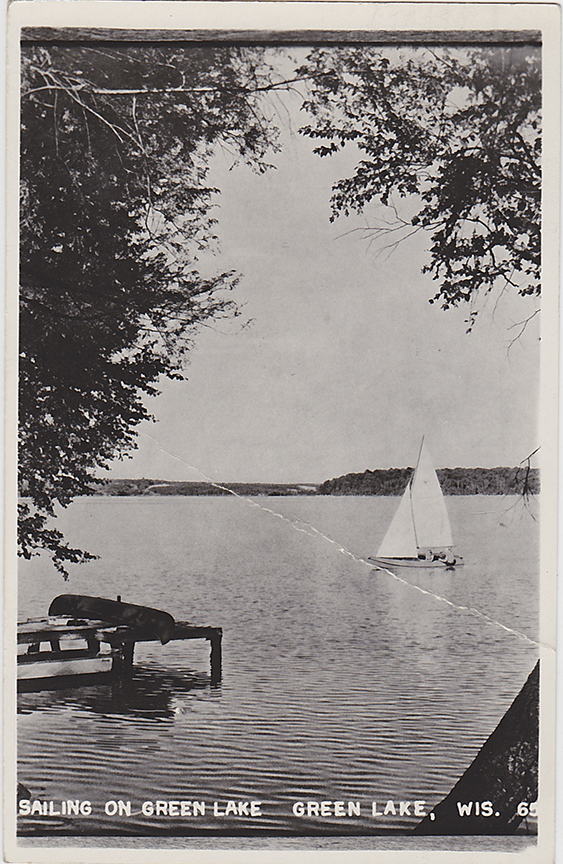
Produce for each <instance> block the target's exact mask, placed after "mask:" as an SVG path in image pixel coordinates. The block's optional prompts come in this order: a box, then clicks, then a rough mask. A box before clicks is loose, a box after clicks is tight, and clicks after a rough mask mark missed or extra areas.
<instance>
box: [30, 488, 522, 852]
mask: <svg viewBox="0 0 563 864" xmlns="http://www.w3.org/2000/svg"><path fill="white" fill-rule="evenodd" d="M253 502H254V504H250V503H248V502H247V501H244V500H240V499H237V498H234V497H228V498H222V497H221V498H217V497H213V498H211V497H209V498H208V497H198V498H186V497H165V498H164V497H163V498H156V497H154V498H153V497H141V498H102V497H98V498H87V499H80V500H77V501H75V502H74V503H73V504H72V505H71V507H70V508H69V509H68V511H67V512H65V513H64V514H62V516H61V519H60V521H61V527H63V529H65V532H66V533H67V534H68V537H69V540H70V541H71V543H72V544H73V545H75V544H76V545H79V546H82V547H83V548H87V549H89V550H90V551H92V552H97V553H99V554H100V555H101V556H102V557H101V559H100V560H98V561H95V562H92V563H91V564H88V565H84V566H82V567H77V568H74V569H73V572H72V574H71V579H70V581H69V582H68V583H63V581H62V580H61V578H60V576H58V575H57V574H56V573H54V572H51V570H50V567H49V565H48V564H47V563H46V562H45V561H41V560H37V559H36V560H33V561H31V562H23V563H22V565H21V573H20V613H19V617H20V619H21V618H25V617H30V616H40V615H44V614H45V613H46V610H47V608H48V606H49V603H50V601H51V600H52V598H53V597H54V596H55V595H56V594H59V593H63V592H67V591H68V592H72V593H83V594H95V595H98V596H106V597H116V596H117V595H118V594H120V595H122V597H123V599H124V600H127V601H130V602H133V603H141V604H145V605H150V606H155V607H157V608H161V609H164V610H167V611H169V612H171V613H172V614H173V615H174V616H175V617H176V618H177V619H180V620H188V621H192V622H194V623H198V624H210V625H217V626H221V627H222V628H223V631H224V639H223V651H224V653H223V680H222V682H221V684H220V685H218V686H212V685H211V684H210V682H209V678H208V674H207V673H208V649H206V648H205V647H202V649H201V650H199V649H198V648H197V646H195V645H191V644H188V645H186V644H185V643H184V644H183V643H177V644H176V643H171V644H170V645H166V646H164V647H162V646H160V645H159V644H154V645H153V644H145V645H140V646H138V649H137V653H136V664H137V666H136V670H135V676H134V678H133V680H132V681H131V682H130V683H129V684H121V685H117V684H116V685H113V686H112V685H103V686H97V687H85V688H80V689H78V688H76V689H72V690H61V691H57V692H54V693H53V692H41V693H34V694H22V695H21V696H20V697H19V698H18V708H19V712H20V713H19V723H18V736H19V778H18V779H19V780H20V782H22V783H24V784H25V785H26V786H27V787H28V789H29V790H30V791H31V792H32V794H33V796H34V797H37V798H39V799H41V800H53V801H55V802H56V801H61V800H63V799H81V800H84V799H87V800H89V801H90V802H91V803H92V812H91V814H90V815H88V816H83V817H72V818H65V819H62V818H58V817H45V818H39V817H37V816H35V817H33V818H32V817H30V818H26V819H25V820H22V823H21V826H20V827H21V829H22V830H25V831H33V832H37V831H39V832H42V831H43V832H51V831H58V832H62V833H68V832H70V833H72V832H84V833H85V834H88V833H99V832H102V833H103V832H110V833H111V832H117V833H123V832H125V833H128V834H129V833H141V834H145V833H147V832H148V833H150V832H159V833H160V832H164V833H168V834H169V835H171V836H172V835H174V833H178V834H183V833H189V832H190V831H191V830H197V831H198V832H200V831H201V832H203V833H205V832H206V831H209V832H217V831H225V832H230V831H232V832H240V831H243V832H244V831H249V832H250V833H252V832H253V831H260V832H266V833H269V832H275V833H277V832H279V833H285V834H293V835H296V834H309V833H311V832H312V833H314V834H316V833H318V832H321V833H323V832H325V833H328V834H335V833H340V834H362V833H373V832H376V833H377V832H380V833H385V834H388V832H398V831H404V830H405V829H407V830H408V829H410V828H411V827H413V826H414V824H415V823H416V822H417V821H419V820H418V819H416V818H415V817H414V816H413V815H412V811H413V808H412V804H411V807H410V815H406V814H403V815H399V813H397V815H388V816H387V817H380V816H373V815H372V813H373V809H372V807H373V802H379V803H381V802H383V803H385V801H387V800H390V799H391V800H394V801H395V802H400V801H410V802H413V801H414V800H415V799H416V800H423V801H426V802H427V805H428V808H427V809H430V808H431V807H432V806H433V805H434V804H436V803H437V802H438V801H439V800H441V798H443V797H444V796H445V795H446V794H447V792H449V790H450V789H451V787H452V786H453V784H454V783H455V781H456V780H457V779H458V777H459V776H460V775H461V774H462V773H463V771H464V770H465V768H466V767H467V765H468V764H469V763H470V762H471V760H472V758H473V757H474V756H475V754H476V752H477V751H478V749H479V747H480V746H481V744H482V743H483V741H484V740H485V738H486V737H487V736H488V735H489V734H490V732H491V731H492V730H493V728H494V727H495V726H496V724H497V723H498V721H499V720H500V718H501V717H502V715H503V714H504V713H505V711H506V709H507V708H508V706H509V705H510V703H511V702H512V700H513V698H514V697H515V696H516V694H517V693H518V691H519V690H520V688H521V686H522V684H523V683H524V681H525V679H526V677H527V675H528V674H529V672H530V671H531V669H532V667H533V665H534V663H535V661H536V659H537V650H536V648H535V646H534V645H533V644H530V643H529V642H527V641H526V640H525V639H523V638H519V637H518V636H516V635H512V634H510V633H507V632H506V631H505V630H502V629H501V628H500V627H497V626H495V625H494V624H491V623H489V622H488V621H487V620H486V619H485V618H483V617H480V616H478V615H475V614H473V613H471V612H469V611H467V610H463V609H461V608H459V607H472V608H474V609H477V610H479V611H480V612H482V613H484V615H486V616H488V618H490V619H493V620H494V621H498V622H500V623H501V624H503V625H505V626H506V627H509V628H512V629H513V630H516V631H519V632H520V633H522V634H525V635H526V636H528V637H529V638H530V639H532V640H536V639H537V637H538V633H537V610H538V554H537V536H536V535H537V523H535V522H534V521H533V519H532V518H531V517H530V515H529V513H527V512H526V511H525V510H524V508H523V506H522V503H521V502H518V501H517V500H516V499H506V498H499V497H493V496H487V497H479V496H475V497H457V498H448V499H447V502H448V509H449V511H450V514H451V519H452V527H453V531H454V536H455V537H456V540H457V542H458V545H459V547H460V550H461V551H462V554H463V555H464V557H465V560H466V564H465V566H464V567H463V568H459V569H457V570H456V571H455V572H453V573H452V572H446V571H443V570H442V571H429V572H423V573H421V572H415V573H405V572H402V573H401V578H403V579H406V580H407V581H411V582H416V583H417V584H418V585H419V586H420V587H422V588H424V589H425V590H426V591H428V592H429V593H427V594H422V593H420V592H419V591H417V590H415V589H414V588H412V587H410V586H408V585H405V584H404V583H403V582H400V581H397V580H395V579H393V578H392V577H391V576H389V575H387V574H385V573H382V572H376V571H374V570H372V569H371V568H370V567H368V566H366V565H365V564H364V563H362V562H361V561H358V560H354V558H352V557H350V556H349V555H346V554H344V553H343V552H342V551H341V550H340V548H339V547H345V548H346V549H348V550H350V551H351V552H353V553H354V555H356V556H357V557H358V558H363V557H367V556H368V555H371V554H373V553H374V551H375V550H376V548H377V545H378V542H379V540H380V539H381V536H382V534H383V532H384V531H385V527H386V525H387V524H388V522H389V519H390V518H391V515H392V513H393V511H394V508H395V507H396V504H397V500H396V499H392V498H377V497H343V498H340V497H330V496H323V497H302V498H301V497H292V498H275V497H268V498H255V499H253ZM257 505H258V506H257ZM264 508H267V509H264ZM510 508H512V509H510ZM268 510H271V511H275V512H276V513H277V514H279V515H277V516H276V515H273V514H272V513H271V512H268ZM280 516H282V517H284V518H280ZM309 526H314V529H316V530H312V529H311V527H309ZM321 534H323V535H326V537H328V538H330V539H331V540H332V541H334V542H329V540H327V539H325V537H323V536H321ZM439 597H445V598H447V599H448V600H449V601H451V603H453V604H454V605H453V606H450V605H448V604H446V603H444V602H443V601H442V600H440V599H439ZM120 800H121V801H123V802H130V805H131V815H130V816H127V815H121V816H119V814H117V815H115V816H110V815H107V814H106V812H105V809H104V808H105V805H106V803H107V802H108V801H120ZM156 800H165V801H178V800H179V801H182V800H184V801H185V800H191V801H193V800H198V801H202V802H205V803H206V810H205V814H204V815H198V816H197V817H180V816H176V815H168V814H167V815H159V816H156V815H154V814H153V815H146V811H147V810H150V808H146V807H145V813H143V803H144V802H146V801H152V802H154V801H156ZM229 800H234V801H237V802H239V801H243V802H244V801H259V802H261V806H260V810H261V815H260V816H259V817H252V816H250V815H245V814H244V813H243V814H242V815H233V814H229V815H226V814H225V810H226V804H227V802H228V801H229ZM302 801H304V802H307V801H318V802H320V801H332V802H336V801H344V802H349V801H351V802H354V803H359V805H360V815H359V816H358V815H356V814H355V812H353V813H352V815H346V816H345V817H339V816H336V815H334V814H333V815H331V816H328V817H321V816H319V817H315V816H312V817H309V818H304V817H300V816H298V815H295V814H294V805H295V803H296V802H302ZM215 802H217V804H218V807H217V810H216V811H215V812H216V813H217V814H218V815H214V810H213V805H214V803H215ZM298 809H299V808H298ZM353 809H354V808H353ZM381 809H382V808H381V806H378V807H376V810H377V811H381ZM397 810H399V808H398V807H397ZM173 813H174V810H173ZM241 842H242V841H241ZM350 842H353V841H352V838H351V837H350ZM499 842H500V841H499ZM350 848H352V847H350ZM358 848H360V847H358ZM499 848H503V847H499Z"/></svg>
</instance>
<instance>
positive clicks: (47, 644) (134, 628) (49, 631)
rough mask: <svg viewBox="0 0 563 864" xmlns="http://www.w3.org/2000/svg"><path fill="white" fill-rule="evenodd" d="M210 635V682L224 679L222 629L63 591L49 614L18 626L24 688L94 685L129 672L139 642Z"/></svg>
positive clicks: (19, 672) (20, 681)
mask: <svg viewBox="0 0 563 864" xmlns="http://www.w3.org/2000/svg"><path fill="white" fill-rule="evenodd" d="M185 639H205V640H207V641H208V642H209V643H210V646H211V658H210V660H211V680H212V682H217V681H219V680H220V678H221V642H222V630H221V628H220V627H207V626H197V625H194V624H190V623H189V622H187V621H175V620H174V618H173V617H172V615H170V614H169V613H168V612H162V611H161V610H159V609H152V608H150V607H148V606H137V605H135V604H132V603H122V602H121V600H120V599H118V600H108V599H106V598H104V597H86V596H83V595H78V594H62V595H61V596H60V597H56V598H55V599H54V600H53V602H52V603H51V605H50V607H49V615H48V616H47V617H45V618H37V619H31V620H27V621H24V622H22V623H20V624H18V648H19V651H18V663H17V678H18V687H19V688H20V689H43V688H48V687H51V686H62V685H64V684H72V685H76V684H78V683H82V679H86V680H87V683H94V682H96V683H97V681H98V680H100V679H102V680H105V679H106V678H107V676H109V675H111V674H116V673H122V674H123V673H127V671H129V670H130V669H131V667H132V664H133V654H134V650H135V644H136V643H137V642H154V641H157V640H158V641H160V642H161V643H162V644H163V645H164V644H166V643H167V642H170V641H172V640H185Z"/></svg>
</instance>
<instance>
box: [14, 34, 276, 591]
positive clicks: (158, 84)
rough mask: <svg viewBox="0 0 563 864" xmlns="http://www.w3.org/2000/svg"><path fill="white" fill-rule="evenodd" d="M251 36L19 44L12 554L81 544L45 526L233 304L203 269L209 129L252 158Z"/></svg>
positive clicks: (129, 436) (256, 120) (256, 158)
mask: <svg viewBox="0 0 563 864" xmlns="http://www.w3.org/2000/svg"><path fill="white" fill-rule="evenodd" d="M269 74H270V70H269V69H268V67H267V64H265V63H264V59H263V52H262V51H261V50H260V49H245V48H242V47H241V48H228V47H225V48H213V49H210V48H205V47H203V48H192V49H190V50H189V51H188V50H186V49H178V48H175V47H174V46H152V45H151V46H143V45H140V46H133V47H132V46H127V47H126V48H124V47H121V46H120V47H115V46H114V47H111V46H110V47H108V46H105V45H99V46H96V45H90V46H84V45H75V46H72V45H64V46H62V47H58V46H48V47H45V46H41V45H35V46H31V47H29V46H28V47H24V49H23V66H22V101H21V217H20V226H21V251H20V298H21V303H20V370H19V372H20V392H19V421H20V423H19V427H20V450H19V471H20V474H19V477H20V491H21V492H22V493H23V495H24V496H25V497H24V499H23V500H22V502H21V503H20V506H19V517H20V518H19V541H20V550H21V554H22V555H23V556H24V557H26V558H30V557H31V556H32V555H34V554H36V553H37V550H39V549H41V548H43V547H46V548H47V549H50V550H51V553H52V557H53V560H54V563H55V566H56V567H57V568H58V569H59V570H60V571H61V572H62V573H63V574H64V573H65V567H64V562H65V561H83V560H86V559H87V558H89V557H90V556H89V555H88V554H87V553H83V552H81V551H80V550H77V549H71V548H69V547H68V545H67V544H66V543H65V542H64V540H63V538H62V535H61V533H60V532H59V531H58V530H57V529H52V528H48V527H47V522H48V517H50V516H52V515H54V513H55V507H56V505H57V504H58V505H62V506H63V507H64V506H66V505H67V504H68V503H69V502H70V501H71V500H72V498H73V497H74V496H76V495H80V494H84V493H85V492H87V491H88V490H89V488H90V485H91V481H92V479H93V470H95V469H97V468H99V467H105V466H107V464H108V462H109V460H111V459H112V458H114V457H116V456H119V455H121V454H123V453H125V452H126V451H127V450H129V449H131V448H132V447H134V446H135V427H136V425H137V424H138V423H139V422H140V421H141V420H143V419H145V418H147V417H149V414H148V412H147V409H146V407H145V404H144V402H143V397H144V396H145V395H147V394H149V395H152V394H154V393H156V392H157V385H158V380H159V378H160V377H161V376H168V377H169V378H174V377H179V376H181V369H182V366H183V363H184V361H185V355H186V351H187V350H188V349H189V348H190V345H191V342H192V338H193V335H194V332H195V330H196V329H197V327H198V325H200V324H201V323H202V322H204V321H206V320H208V319H210V318H215V317H217V316H221V315H228V314H234V313H236V307H235V305H234V303H233V302H232V300H231V299H230V297H229V295H228V293H226V292H228V291H230V289H232V288H233V286H234V285H235V284H236V274H235V273H233V272H222V273H221V272H219V273H217V272H215V273H213V274H212V275H209V272H210V267H209V264H208V263H207V264H205V266H202V264H201V262H200V260H199V259H200V256H201V253H202V251H205V250H208V249H209V248H212V247H213V244H214V242H215V239H216V238H215V235H214V219H213V218H212V212H211V205H212V202H213V193H214V191H215V190H213V189H211V188H209V187H208V185H207V184H206V176H207V172H208V162H209V158H210V155H211V153H212V152H213V149H214V148H215V147H217V146H222V147H225V148H227V150H228V151H229V152H230V153H232V154H233V159H243V160H245V161H247V162H248V163H250V164H251V165H253V166H254V167H255V168H256V169H257V170H259V171H262V170H264V169H265V167H266V164H265V162H264V157H265V153H266V151H267V149H268V147H270V146H271V145H272V144H274V139H275V133H274V130H273V128H272V127H271V126H270V125H269V123H268V121H267V120H266V119H265V117H264V116H263V114H261V113H260V111H259V108H258V107H257V103H256V98H255V96H256V94H257V93H259V92H260V88H261V87H262V86H263V85H264V84H265V83H266V82H267V81H269V79H268V77H267V76H268V75H269Z"/></svg>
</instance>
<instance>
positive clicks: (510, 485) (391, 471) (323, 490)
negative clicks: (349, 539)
mask: <svg viewBox="0 0 563 864" xmlns="http://www.w3.org/2000/svg"><path fill="white" fill-rule="evenodd" d="M411 474H412V468H387V469H380V470H375V471H370V470H366V471H364V472H363V473H362V474H344V475H343V476H341V477H335V478H333V479H332V480H325V481H324V482H323V483H318V484H315V483H219V482H218V483H204V482H198V481H183V480H155V479H148V478H146V477H143V478H139V479H117V478H116V479H109V480H100V481H99V483H97V484H96V486H95V487H93V488H92V492H91V494H92V495H102V496H118V497H124V496H140V495H187V496H197V495H232V494H235V495H244V496H255V495H261V496H295V495H300V496H301V495H309V496H316V495H376V496H379V497H393V496H397V495H402V493H403V491H404V489H405V487H406V485H407V483H408V481H409V478H410V476H411ZM437 474H438V478H439V480H440V485H441V487H442V491H443V493H444V495H535V494H537V493H538V492H539V491H540V480H539V470H538V469H537V468H526V467H522V466H520V467H517V468H502V467H499V468H441V469H438V472H437Z"/></svg>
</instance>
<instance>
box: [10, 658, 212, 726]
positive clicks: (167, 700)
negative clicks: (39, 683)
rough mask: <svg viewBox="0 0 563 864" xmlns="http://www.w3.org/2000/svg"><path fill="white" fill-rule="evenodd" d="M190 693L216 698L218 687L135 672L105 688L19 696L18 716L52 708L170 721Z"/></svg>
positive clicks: (201, 679)
mask: <svg viewBox="0 0 563 864" xmlns="http://www.w3.org/2000/svg"><path fill="white" fill-rule="evenodd" d="M192 690H206V691H209V693H210V694H213V696H215V697H219V696H220V693H221V685H220V684H215V683H210V681H209V676H207V675H204V674H200V675H198V674H196V673H192V674H191V675H190V674H187V675H186V674H184V675H180V674H175V675H174V674H170V673H168V672H166V671H164V670H163V671H161V672H153V671H150V670H147V669H142V668H136V669H135V670H134V672H133V674H132V675H131V676H126V677H122V676H115V677H112V679H111V681H110V682H109V683H107V684H95V685H88V684H86V685H85V686H81V687H69V686H68V685H67V686H62V687H60V688H57V687H56V686H53V689H49V690H38V691H37V692H34V693H22V694H20V695H19V697H18V714H31V713H32V712H33V711H45V710H53V709H55V708H60V709H65V708H78V709H81V710H83V711H91V712H92V713H93V714H103V715H104V716H115V717H142V718H146V719H151V718H152V719H155V720H163V719H173V718H174V716H175V715H176V714H177V712H178V711H179V710H181V709H179V708H178V702H179V701H181V700H182V697H183V696H184V695H185V694H187V693H190V692H191V691H192Z"/></svg>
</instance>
